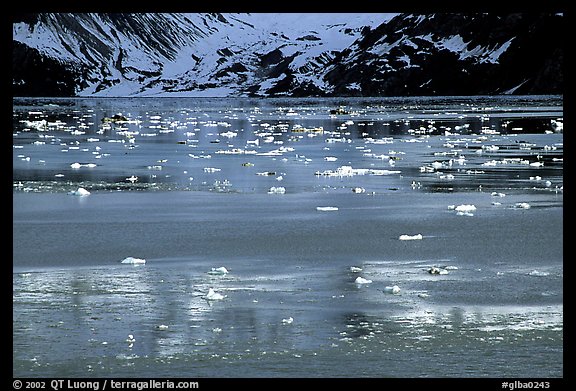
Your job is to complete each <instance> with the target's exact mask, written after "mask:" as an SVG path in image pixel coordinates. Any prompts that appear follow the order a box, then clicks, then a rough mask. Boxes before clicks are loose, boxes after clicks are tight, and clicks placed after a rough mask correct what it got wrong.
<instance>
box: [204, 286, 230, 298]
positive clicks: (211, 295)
mask: <svg viewBox="0 0 576 391" xmlns="http://www.w3.org/2000/svg"><path fill="white" fill-rule="evenodd" d="M225 297H226V296H225V295H222V294H220V293H217V292H215V291H214V289H212V288H210V289H208V293H207V294H206V296H204V298H205V299H206V300H210V301H212V300H224V298H225Z"/></svg>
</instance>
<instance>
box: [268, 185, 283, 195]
mask: <svg viewBox="0 0 576 391" xmlns="http://www.w3.org/2000/svg"><path fill="white" fill-rule="evenodd" d="M285 193H286V188H285V187H282V186H278V187H276V186H272V187H271V188H270V189H269V190H268V194H285Z"/></svg>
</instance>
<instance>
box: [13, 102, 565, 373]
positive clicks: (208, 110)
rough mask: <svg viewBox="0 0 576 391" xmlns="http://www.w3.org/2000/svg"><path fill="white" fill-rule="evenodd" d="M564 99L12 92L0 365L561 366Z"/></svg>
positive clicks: (219, 369)
mask: <svg viewBox="0 0 576 391" xmlns="http://www.w3.org/2000/svg"><path fill="white" fill-rule="evenodd" d="M340 106H344V108H345V110H346V113H345V114H338V115H330V110H333V109H337V108H338V107H340ZM117 113H122V114H123V115H124V116H125V117H127V119H128V120H129V121H128V123H109V122H103V121H102V119H103V118H104V117H111V116H113V115H115V114H117ZM562 117H563V108H562V98H561V97H548V96H544V97H473V98H465V97H464V98H389V99H348V100H344V99H328V100H326V99H305V100H299V99H275V100H251V99H212V100H210V99H183V98H180V99H168V98H165V99H158V100H154V99H20V100H15V101H14V128H13V147H14V151H13V182H14V192H13V376H15V377H35V376H39V377H195V378H196V377H400V378H412V377H498V378H500V377H529V378H534V377H562V376H563V227H562V225H563V132H562V131H561V130H560V129H559V127H558V126H559V125H558V124H559V123H561V122H562ZM43 120H44V121H45V122H41V121H43ZM320 127H321V128H322V129H320ZM79 188H83V189H86V190H87V191H89V192H90V194H89V195H85V196H80V195H77V194H76V193H75V192H76V191H77V190H78V189H79ZM280 188H282V189H283V190H279V189H280ZM270 193H272V194H270ZM462 205H473V206H474V207H475V209H470V208H468V210H467V212H466V211H465V213H459V212H458V211H459V210H460V208H458V209H457V207H458V206H462ZM322 207H332V208H331V210H323V209H322ZM318 208H320V209H318ZM418 234H420V235H422V236H421V239H414V240H400V237H401V236H402V235H409V236H413V235H418ZM127 257H135V258H141V259H145V260H146V263H145V264H144V265H130V264H122V263H121V261H122V260H123V259H125V258H127ZM222 266H224V267H226V269H227V270H228V271H229V273H228V274H225V275H214V274H211V273H209V272H210V271H211V270H212V268H218V267H222ZM351 267H354V268H358V269H351ZM432 267H438V268H439V270H442V273H443V274H431V273H429V270H430V269H431V268H432ZM358 277H361V278H363V279H365V280H370V281H372V282H371V283H367V284H358V283H356V282H355V281H356V279H357V278H358ZM393 286H398V287H399V288H400V291H399V293H397V294H392V293H389V292H388V289H387V288H390V287H393ZM209 288H213V289H214V290H215V291H216V292H217V293H220V294H222V295H224V296H225V297H224V299H223V300H207V299H206V297H205V296H206V295H207V293H208V290H209ZM129 336H131V337H129Z"/></svg>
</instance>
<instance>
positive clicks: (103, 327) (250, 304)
mask: <svg viewBox="0 0 576 391" xmlns="http://www.w3.org/2000/svg"><path fill="white" fill-rule="evenodd" d="M204 269H206V270H209V269H207V268H206V267H203V266H202V265H192V264H189V263H184V264H181V265H177V266H176V267H170V268H167V267H165V266H163V265H160V264H158V265H155V266H153V265H146V266H128V267H122V266H113V267H107V268H80V269H72V270H62V271H44V272H33V273H15V274H14V295H13V316H14V346H13V347H14V349H13V354H14V364H15V371H16V372H15V374H18V375H25V374H27V373H29V374H32V373H33V374H35V375H37V376H45V375H48V374H52V373H54V371H58V373H59V371H61V370H66V371H70V373H81V372H82V371H87V372H88V373H93V374H94V375H96V376H107V375H108V374H109V373H115V374H118V375H121V374H124V375H126V374H130V373H131V371H132V370H134V371H136V372H134V373H136V374H138V373H139V374H142V373H143V372H141V371H142V370H143V368H144V367H146V366H150V365H154V368H153V369H152V368H151V369H150V371H152V373H162V372H163V371H167V370H172V371H174V370H175V368H177V369H178V371H185V372H178V373H180V374H181V375H183V376H186V375H197V374H198V371H199V369H198V365H200V363H201V362H202V361H203V360H214V359H215V358H218V359H219V361H220V362H224V363H228V364H229V365H231V364H233V363H235V362H238V363H241V362H242V363H244V362H246V360H248V362H251V361H252V360H280V357H292V358H306V357H307V358H306V360H309V359H311V358H313V357H315V356H318V355H320V356H325V355H328V356H333V358H332V359H333V360H337V357H341V356H342V355H348V356H349V355H356V354H362V355H366V354H367V355H369V356H373V359H375V360H382V359H384V357H385V356H392V357H395V356H397V355H402V354H412V353H414V351H420V350H424V351H434V350H437V351H442V350H444V349H447V348H448V349H456V350H459V349H480V348H481V349H483V350H486V349H487V348H488V347H490V346H494V347H496V346H497V345H508V346H510V347H514V349H519V350H523V349H526V347H524V344H526V343H528V344H531V343H534V340H533V338H538V340H539V341H542V339H543V338H546V340H545V341H542V343H545V344H546V346H547V347H548V349H549V351H550V352H549V354H555V353H554V352H555V351H557V349H560V351H561V349H562V327H563V326H562V325H563V317H562V308H561V307H562V306H561V304H560V305H558V304H555V305H549V306H544V307H542V306H535V307H530V306H528V307H520V306H518V307H516V308H515V307H509V306H508V307H507V306H501V305H500V306H498V307H493V306H486V305H473V304H472V305H471V304H470V303H469V304H465V302H462V304H461V305H458V306H449V305H448V306H446V305H442V304H434V302H435V301H434V299H430V298H428V299H423V296H421V295H418V294H417V293H418V292H417V291H410V289H409V287H410V285H409V283H408V282H409V281H411V279H410V278H409V277H405V280H400V279H398V278H397V279H396V280H397V281H400V284H401V285H402V286H403V287H407V288H406V289H405V290H403V291H402V293H401V294H400V295H391V294H386V293H385V292H384V291H383V290H381V289H378V288H372V289H371V288H370V287H360V286H357V285H356V286H354V284H350V283H348V284H347V286H348V289H347V290H342V291H341V293H340V294H338V295H334V294H332V293H333V292H334V291H335V290H334V289H333V288H332V286H331V285H332V283H333V281H332V280H333V279H334V278H335V277H336V275H334V274H332V275H331V274H330V273H329V272H328V270H327V269H325V268H324V267H316V268H314V269H313V270H303V269H299V268H294V267H287V268H284V272H285V273H289V275H290V277H289V278H283V277H282V275H280V276H277V275H275V274H273V273H272V274H269V273H271V271H272V270H273V269H272V268H269V269H268V270H265V269H263V271H262V273H261V274H259V275H258V276H249V275H243V274H242V273H240V275H226V276H212V275H209V274H208V273H206V270H204ZM290 270H292V272H290ZM311 273H312V275H314V276H315V277H314V278H313V284H312V283H311V280H309V279H308V280H307V276H310V275H311ZM323 275H324V278H322V277H321V276H323ZM339 278H340V279H341V280H343V281H346V280H347V281H353V280H351V279H350V278H349V276H348V273H347V272H345V271H344V272H343V273H341V276H340V277H339ZM270 281H273V284H272V285H271V284H270V283H269V282H270ZM462 283H463V284H465V283H466V282H465V281H464V282H462ZM437 284H439V283H437ZM342 286H344V285H342ZM209 288H214V290H215V291H217V292H220V293H223V294H225V296H226V297H225V298H224V299H223V300H219V301H209V300H207V299H206V292H207V291H208V289H209ZM437 289H438V288H437ZM437 289H436V290H437ZM430 291H431V292H433V291H434V290H430ZM56 308H57V309H58V310H56ZM48 344H49V345H50V346H51V347H52V348H51V349H48V350H47V349H46V348H45V347H46V346H47V345H48ZM550 349H552V350H550ZM554 349H556V350H554ZM60 354H62V355H63V357H69V359H66V358H64V361H61V360H58V361H55V360H54V358H55V357H54V355H60ZM462 354H463V355H464V356H467V355H468V353H465V352H464V353H462ZM324 359H325V358H324ZM332 359H331V360H332ZM222 360H224V361H222ZM474 360H478V359H477V358H475V359H474ZM151 362H153V363H154V364H152V363H151ZM193 363H195V364H193ZM164 364H166V365H168V364H169V367H165V366H164ZM54 365H57V366H63V367H62V368H61V369H57V368H54V367H53V366H54ZM291 365H295V367H298V365H299V363H294V364H291ZM428 365H430V364H428ZM484 365H487V367H485V368H482V369H479V370H480V373H485V374H489V373H491V372H490V371H493V370H494V369H489V366H488V364H487V363H485V364H484ZM182 366H183V367H182ZM185 368H188V369H185ZM286 370H291V369H288V368H286ZM349 370H350V371H353V370H357V368H356V369H354V368H352V367H350V368H349ZM421 370H422V368H421V367H411V368H405V369H404V370H403V372H401V373H398V374H395V373H394V372H393V371H388V370H385V369H382V368H378V366H376V367H374V368H370V367H366V368H364V371H365V372H364V375H366V376H378V375H379V374H380V375H381V376H397V375H400V376H408V377H410V376H420V375H422V373H421V372H420V371H421ZM453 370H456V371H458V370H457V369H453ZM519 370H520V369H519ZM79 371H80V372H79ZM339 371H344V372H340V373H338V372H334V371H333V370H327V369H323V370H322V371H321V372H319V373H317V374H315V375H314V374H311V375H312V376H350V375H353V373H351V372H347V370H345V369H343V368H340V369H339ZM374 371H376V372H374ZM560 371H561V369H560ZM172 373H174V372H172ZM201 373H204V374H205V375H207V376H217V370H216V369H215V368H213V370H212V371H206V370H202V371H201ZM258 373H259V372H257V371H256V372H254V371H250V372H247V373H244V374H240V376H260V375H257V374H258ZM519 373H521V372H519ZM559 374H560V372H554V373H552V375H553V376H556V375H559ZM452 375H455V376H462V375H464V374H463V373H461V372H457V373H454V374H444V375H442V376H452ZM224 376H234V375H233V374H231V373H230V372H226V373H225V374H224Z"/></svg>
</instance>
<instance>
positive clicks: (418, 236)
mask: <svg viewBox="0 0 576 391" xmlns="http://www.w3.org/2000/svg"><path fill="white" fill-rule="evenodd" d="M398 239H400V240H422V234H416V235H400V237H398Z"/></svg>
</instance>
